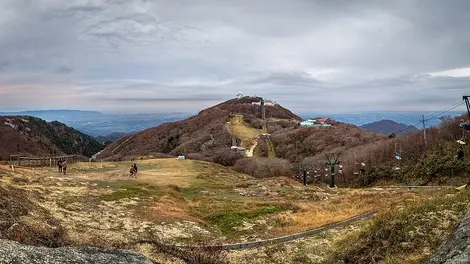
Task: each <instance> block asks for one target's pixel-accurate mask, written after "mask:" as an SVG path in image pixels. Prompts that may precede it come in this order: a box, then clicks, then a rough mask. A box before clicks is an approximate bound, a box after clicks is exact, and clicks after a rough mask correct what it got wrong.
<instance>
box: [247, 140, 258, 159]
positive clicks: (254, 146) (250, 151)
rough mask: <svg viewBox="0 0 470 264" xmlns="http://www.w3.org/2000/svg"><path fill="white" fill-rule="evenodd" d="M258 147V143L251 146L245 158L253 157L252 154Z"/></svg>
mask: <svg viewBox="0 0 470 264" xmlns="http://www.w3.org/2000/svg"><path fill="white" fill-rule="evenodd" d="M257 146H258V141H255V144H253V145H252V146H251V148H250V149H249V150H247V151H246V153H245V154H246V156H247V157H253V152H254V151H255V148H256V147H257Z"/></svg>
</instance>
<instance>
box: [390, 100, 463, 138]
mask: <svg viewBox="0 0 470 264" xmlns="http://www.w3.org/2000/svg"><path fill="white" fill-rule="evenodd" d="M464 103H465V102H459V103H457V104H454V105H452V106H450V107H447V108H445V109H444V110H441V111H438V112H435V113H434V114H432V115H431V116H430V117H428V118H427V119H425V120H424V121H429V120H431V119H434V118H436V117H438V116H439V115H442V114H444V113H447V112H449V111H451V110H453V109H455V108H457V107H459V106H461V105H463V104H464ZM421 122H423V120H419V121H418V122H416V123H415V124H413V125H412V126H409V127H407V128H404V129H401V130H398V131H396V132H393V133H391V134H399V133H401V132H405V131H407V130H410V129H411V128H412V127H416V126H417V125H419V124H421Z"/></svg>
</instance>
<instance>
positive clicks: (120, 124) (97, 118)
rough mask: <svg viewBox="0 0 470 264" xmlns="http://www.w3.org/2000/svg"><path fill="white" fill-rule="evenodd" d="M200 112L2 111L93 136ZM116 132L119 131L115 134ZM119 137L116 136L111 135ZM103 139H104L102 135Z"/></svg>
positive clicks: (376, 116)
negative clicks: (41, 120) (57, 122)
mask: <svg viewBox="0 0 470 264" xmlns="http://www.w3.org/2000/svg"><path fill="white" fill-rule="evenodd" d="M194 114H196V113H181V112H167V113H154V114H105V113H101V112H97V111H79V110H37V111H21V112H0V116H5V115H10V116H18V115H21V116H25V115H28V116H34V117H38V118H41V119H44V120H46V121H49V122H50V121H55V120H57V121H59V122H61V123H64V124H66V125H67V126H70V127H74V128H75V129H77V130H79V131H81V132H83V133H86V134H88V135H91V136H93V137H98V136H102V137H108V135H109V134H113V133H119V134H121V135H123V134H129V133H130V134H133V133H137V132H140V131H143V130H145V129H148V128H152V127H155V126H157V125H160V124H162V123H165V122H175V121H179V120H183V119H185V118H188V117H189V116H192V115H194ZM422 114H424V115H425V117H426V118H427V117H430V116H432V115H433V114H434V112H391V111H388V112H387V111H385V112H358V113H344V114H328V113H324V114H319V113H313V112H312V113H301V114H300V117H302V118H303V119H308V118H311V117H316V116H326V117H330V118H332V119H334V120H336V121H339V122H342V123H347V124H353V125H355V126H361V125H364V124H368V123H373V122H376V121H379V120H393V121H395V122H397V123H402V124H404V125H416V124H417V123H418V122H419V120H420V119H421V115H422ZM459 114H461V113H460V112H454V111H453V112H447V113H445V115H451V116H457V115H459ZM439 122H440V120H439V119H438V118H433V119H431V120H429V121H427V122H426V125H427V126H429V127H430V126H434V125H437V124H438V123H439ZM115 135H116V134H115ZM110 138H115V137H113V136H112V137H108V139H110ZM100 140H102V139H100Z"/></svg>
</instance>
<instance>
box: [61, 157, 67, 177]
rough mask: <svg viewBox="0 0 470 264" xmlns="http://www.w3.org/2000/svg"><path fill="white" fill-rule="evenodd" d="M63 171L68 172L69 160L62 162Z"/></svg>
mask: <svg viewBox="0 0 470 264" xmlns="http://www.w3.org/2000/svg"><path fill="white" fill-rule="evenodd" d="M62 171H63V172H64V174H67V161H66V160H64V161H63V162H62Z"/></svg>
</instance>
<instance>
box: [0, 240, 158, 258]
mask: <svg viewBox="0 0 470 264" xmlns="http://www.w3.org/2000/svg"><path fill="white" fill-rule="evenodd" d="M0 263H1V264H10V263H22V264H33V263H34V264H39V263H47V264H63V263H76V264H78V263H80V264H85V263H90V264H91V263H100V264H102V263H103V264H105V263H109V264H127V263H129V264H130V263H133V264H134V263H136V264H140V263H142V264H150V263H152V262H150V261H149V260H148V259H147V258H145V257H144V256H142V255H139V254H137V253H133V252H130V251H124V250H117V249H100V248H92V247H80V248H78V247H77V248H75V247H62V248H46V247H35V246H26V245H22V244H20V243H18V242H14V241H9V240H0Z"/></svg>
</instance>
